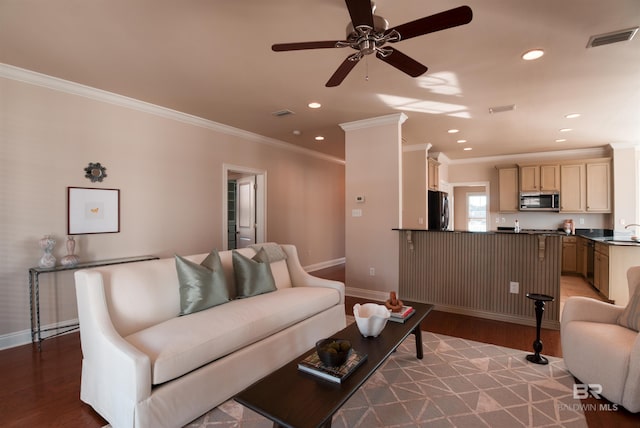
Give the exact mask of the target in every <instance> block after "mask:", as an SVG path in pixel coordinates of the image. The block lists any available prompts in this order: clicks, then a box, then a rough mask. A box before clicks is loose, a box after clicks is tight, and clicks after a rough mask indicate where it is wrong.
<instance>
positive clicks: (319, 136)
mask: <svg viewBox="0 0 640 428" xmlns="http://www.w3.org/2000/svg"><path fill="white" fill-rule="evenodd" d="M322 140H324V137H323V136H322V135H318V136H316V141H322Z"/></svg>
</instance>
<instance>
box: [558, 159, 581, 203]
mask: <svg viewBox="0 0 640 428" xmlns="http://www.w3.org/2000/svg"><path fill="white" fill-rule="evenodd" d="M586 184H587V183H586V179H585V164H584V163H580V164H575V165H574V164H571V165H561V166H560V211H561V212H584V211H586V209H587V189H586Z"/></svg>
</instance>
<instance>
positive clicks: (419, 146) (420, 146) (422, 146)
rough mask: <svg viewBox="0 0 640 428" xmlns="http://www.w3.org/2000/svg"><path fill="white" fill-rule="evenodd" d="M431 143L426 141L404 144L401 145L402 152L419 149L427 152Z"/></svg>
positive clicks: (417, 150)
mask: <svg viewBox="0 0 640 428" xmlns="http://www.w3.org/2000/svg"><path fill="white" fill-rule="evenodd" d="M431 147H432V146H431V143H426V144H406V145H403V146H402V151H403V152H421V151H425V152H428V151H429V150H431Z"/></svg>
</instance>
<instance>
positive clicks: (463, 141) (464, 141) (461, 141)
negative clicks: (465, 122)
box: [456, 140, 467, 144]
mask: <svg viewBox="0 0 640 428" xmlns="http://www.w3.org/2000/svg"><path fill="white" fill-rule="evenodd" d="M466 142H467V140H458V141H456V143H459V144H462V143H466Z"/></svg>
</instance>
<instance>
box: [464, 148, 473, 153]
mask: <svg viewBox="0 0 640 428" xmlns="http://www.w3.org/2000/svg"><path fill="white" fill-rule="evenodd" d="M470 150H473V149H472V148H471V147H465V148H464V151H465V152H468V151H470Z"/></svg>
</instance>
